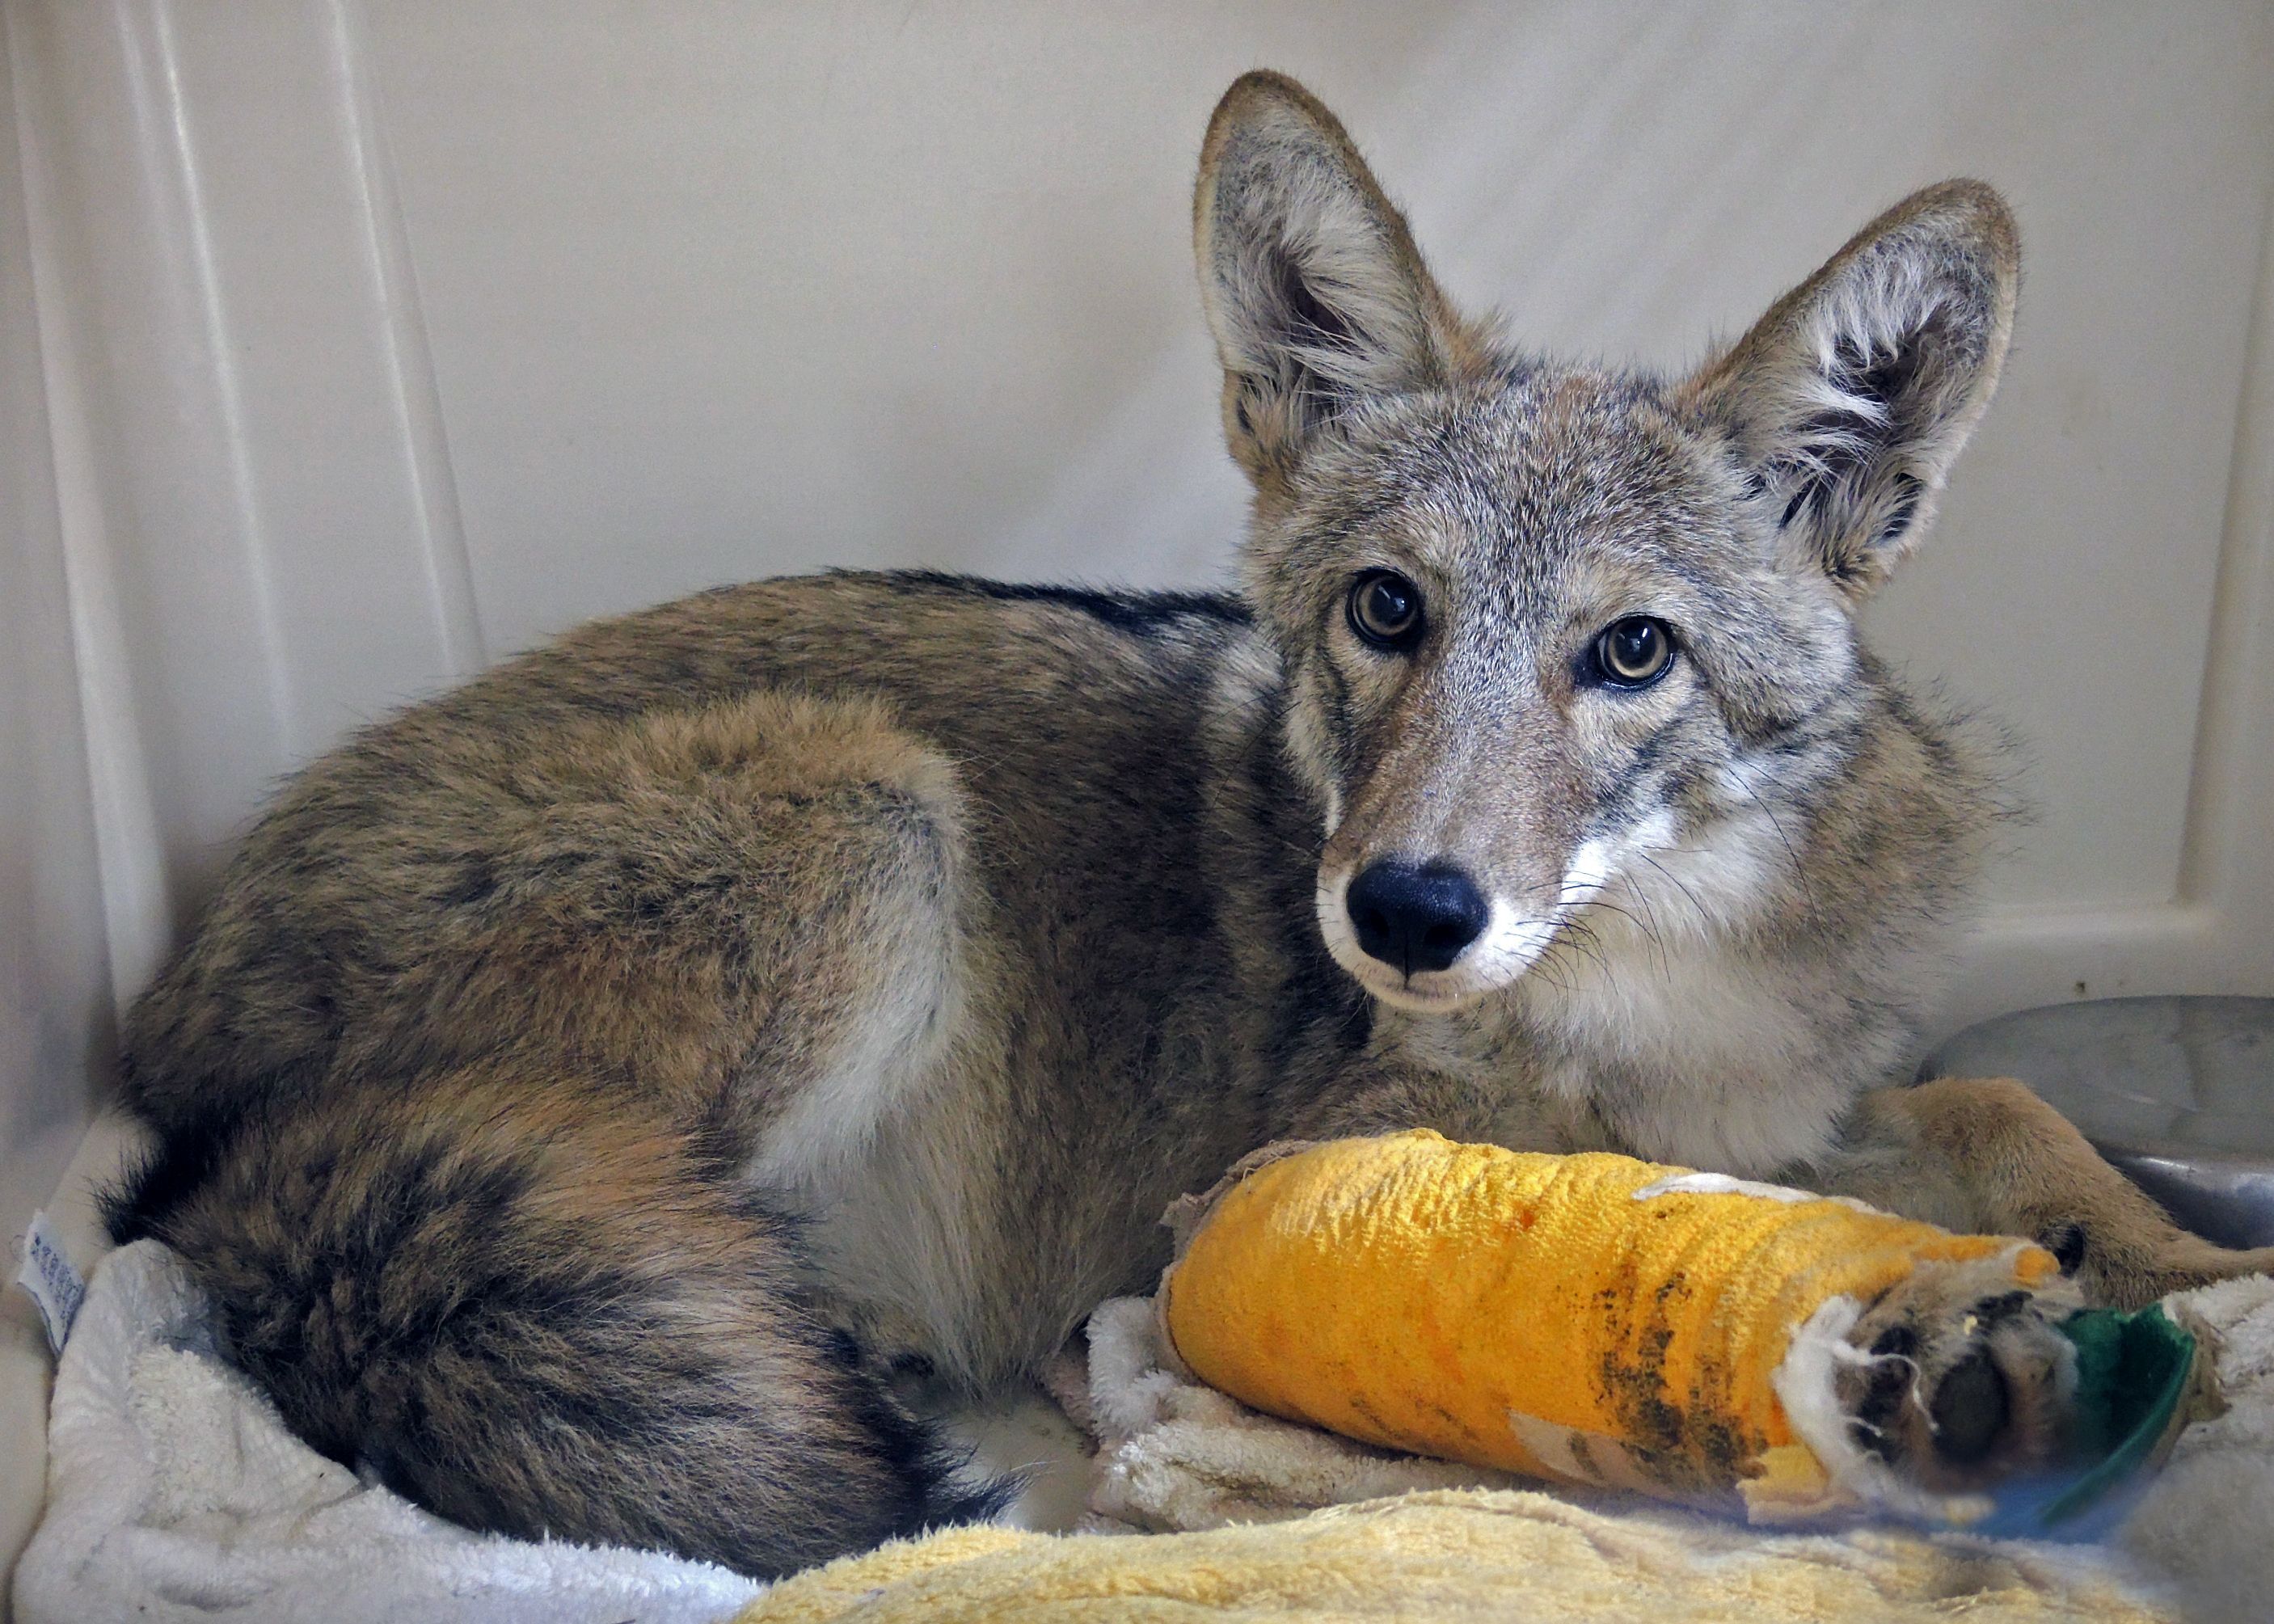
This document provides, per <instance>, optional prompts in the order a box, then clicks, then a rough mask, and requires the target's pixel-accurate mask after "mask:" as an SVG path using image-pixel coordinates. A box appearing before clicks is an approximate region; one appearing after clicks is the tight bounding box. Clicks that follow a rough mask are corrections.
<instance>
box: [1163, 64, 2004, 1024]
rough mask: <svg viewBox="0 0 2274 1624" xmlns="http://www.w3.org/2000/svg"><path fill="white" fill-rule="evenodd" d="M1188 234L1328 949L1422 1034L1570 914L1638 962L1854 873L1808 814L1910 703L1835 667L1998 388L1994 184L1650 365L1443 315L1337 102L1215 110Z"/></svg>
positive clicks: (2000, 223) (1856, 663) (1891, 806)
mask: <svg viewBox="0 0 2274 1624" xmlns="http://www.w3.org/2000/svg"><path fill="white" fill-rule="evenodd" d="M1194 236H1195V241H1196V247H1197V251H1198V256H1199V260H1200V267H1201V292H1202V298H1203V302H1204V304H1205V306H1206V308H1207V312H1208V315H1209V325H1210V327H1211V329H1212V330H1213V332H1214V334H1215V336H1216V350H1217V354H1218V357H1219V358H1220V359H1221V360H1222V362H1223V364H1224V426H1225V432H1226V435H1227V438H1228V440H1229V441H1230V444H1231V452H1232V455H1233V456H1234V457H1235V458H1236V459H1237V460H1238V461H1239V462H1240V464H1241V465H1242V466H1243V467H1244V468H1246V470H1247V472H1248V474H1249V475H1250V477H1252V478H1253V479H1254V484H1255V493H1256V495H1255V513H1254V527H1253V532H1252V536H1251V539H1250V545H1249V551H1248V553H1247V558H1246V563H1247V576H1248V585H1249V595H1250V597H1251V598H1252V599H1253V600H1254V602H1255V603H1256V604H1257V605H1258V606H1259V607H1260V609H1261V612H1262V613H1263V615H1264V617H1265V619H1266V620H1267V622H1268V624H1269V627H1270V628H1271V630H1272V633H1273V635H1274V637H1275V639H1276V642H1277V643H1278V645H1279V647H1280V650H1281V653H1282V656H1283V658H1284V663H1285V668H1286V670H1287V672H1288V673H1289V680H1290V695H1289V702H1288V733H1289V740H1288V744H1289V750H1290V754H1291V756H1292V758H1293V759H1294V761H1295V763H1296V764H1297V766H1298V768H1299V771H1302V772H1303V773H1304V774H1305V775H1306V777H1307V778H1309V779H1310V780H1311V782H1312V786H1313V787H1314V789H1315V790H1316V791H1317V793H1318V794H1319V796H1320V798H1321V801H1323V803H1324V805H1325V807H1326V809H1327V820H1326V822H1327V828H1326V831H1325V833H1326V836H1327V840H1326V846H1325V850H1324V853H1323V856H1322V859H1321V862H1320V865H1319V871H1318V891H1317V904H1318V915H1319V922H1320V926H1321V930H1322V931H1323V933H1324V935H1325V938H1326V941H1327V944H1328V945H1329V948H1330V949H1331V950H1332V951H1333V953H1334V956H1335V958H1336V959H1337V962H1339V963H1340V964H1341V965H1342V966H1344V968H1345V969H1347V970H1348V971H1349V972H1350V973H1351V974H1352V975H1354V976H1356V977H1357V978H1358V980H1359V981H1360V982H1361V983H1362V984H1363V985H1364V986H1365V987H1366V988H1367V990H1369V991H1370V992H1372V993H1374V994H1375V995H1376V996H1379V997H1381V998H1382V999H1384V1000H1385V1001H1387V1002H1389V1003H1390V1004H1397V1005H1399V1006H1402V1007H1404V1008H1408V1009H1412V1010H1417V1011H1442V1010H1447V1009H1450V1008H1454V1007H1457V1006H1458V1005H1461V1004H1465V1003H1467V1002H1469V1001H1471V1000H1472V999H1474V998H1476V997H1477V996H1480V995H1481V994H1484V993H1487V992H1489V991H1492V990H1494V989H1499V988H1503V987H1507V986H1509V985H1510V984H1511V983H1512V982H1514V981H1517V978H1519V977H1521V976H1522V975H1524V974H1525V972H1526V970H1527V969H1528V968H1530V967H1531V966H1533V965H1534V964H1535V962H1536V961H1538V960H1539V959H1540V958H1541V956H1542V955H1543V954H1544V953H1546V952H1547V951H1548V950H1549V949H1550V947H1551V946H1552V945H1553V944H1555V943H1556V942H1557V941H1558V940H1559V938H1560V939H1562V940H1563V941H1566V942H1573V943H1577V944H1581V945H1582V946H1584V944H1585V940H1586V938H1587V936H1588V934H1589V931H1590V929H1591V927H1590V924H1589V921H1588V920H1587V919H1585V918H1583V917H1579V915H1580V914H1581V913H1582V910H1586V909H1589V908H1590V906H1591V905H1593V907H1594V908H1595V909H1596V910H1597V912H1596V915H1595V916H1596V917H1597V918H1600V917H1602V916H1603V915H1604V914H1614V915H1615V914H1617V913H1620V912H1626V913H1637V912H1638V913H1639V914H1642V915H1643V916H1644V917H1645V918H1646V919H1648V920H1649V921H1651V922H1649V923H1648V924H1647V925H1645V934H1646V935H1647V936H1650V937H1652V938H1654V939H1655V940H1656V943H1657V944H1658V946H1659V947H1660V950H1661V951H1662V950H1663V948H1664V946H1665V938H1666V936H1668V933H1669V930H1671V931H1675V932H1679V933H1683V934H1690V935H1693V936H1699V937H1706V938H1717V939H1719V940H1720V941H1721V942H1722V943H1724V944H1727V943H1728V942H1730V941H1732V940H1735V939H1736V938H1737V937H1738V936H1742V935H1743V932H1744V931H1745V930H1746V929H1747V927H1748V926H1749V924H1750V923H1751V915H1752V914H1755V913H1756V912H1757V911H1758V909H1759V908H1760V907H1762V906H1764V905H1765V904H1766V902H1767V900H1768V899H1769V893H1770V892H1771V891H1773V890H1777V889H1780V888H1781V889H1783V890H1785V891H1790V890H1791V888H1792V886H1793V885H1794V883H1800V884H1802V885H1803V886H1804V885H1805V884H1806V883H1807V876H1806V874H1805V871H1804V867H1803V863H1804V860H1803V854H1802V850H1801V847H1802V846H1803V844H1805V843H1806V842H1807V840H1808V839H1810V838H1814V839H1815V841H1816V844H1817V846H1818V851H1817V852H1816V853H1814V854H1813V855H1814V856H1815V858H1816V861H1818V862H1825V861H1829V862H1831V863H1833V864H1834V865H1835V866H1837V865H1840V864H1842V863H1845V862H1847V861H1850V859H1851V858H1852V856H1853V853H1852V852H1850V851H1846V850H1841V845H1842V842H1843V840H1844V839H1846V836H1845V835H1844V834H1843V833H1842V832H1841V831H1839V830H1838V829H1837V828H1836V827H1835V825H1837V824H1838V823H1839V820H1838V819H1837V818H1832V819H1829V820H1827V818H1826V816H1823V815H1824V814H1825V812H1826V808H1825V807H1824V806H1823V805H1822V804H1820V803H1819V802H1818V801H1817V800H1815V799H1814V797H1816V795H1817V793H1818V791H1819V790H1820V789H1822V788H1823V787H1824V786H1826V784H1827V782H1828V781H1829V780H1830V778H1832V777H1833V776H1834V775H1835V774H1837V773H1839V772H1840V771H1842V770H1843V769H1845V768H1846V767H1848V766H1850V765H1852V764H1853V763H1855V762H1856V760H1858V759H1859V758H1860V757H1861V756H1864V755H1865V754H1867V753H1868V748H1869V747H1868V746H1866V745H1864V743H1863V742H1862V736H1863V735H1864V733H1866V732H1867V731H1870V730H1869V729H1868V728H1867V727H1866V726H1865V724H1864V722H1863V721H1862V720H1861V719H1860V718H1862V717H1863V716H1864V712H1866V711H1869V710H1871V707H1873V706H1874V705H1875V704H1876V705H1878V706H1879V710H1880V712H1881V715H1882V718H1892V717H1893V716H1894V711H1891V710H1890V709H1889V707H1890V706H1891V705H1897V704H1899V702H1897V701H1896V700H1894V697H1893V695H1891V693H1890V692H1889V691H1888V690H1886V688H1884V686H1882V685H1879V684H1878V683H1877V682H1876V680H1874V679H1872V678H1870V677H1869V676H1864V677H1862V679H1861V680H1859V673H1860V672H1861V671H1862V668H1863V665H1864V658H1863V656H1862V655H1861V653H1860V651H1859V650H1858V648H1857V645H1856V637H1855V631H1854V626H1853V621H1852V618H1851V617H1852V613H1853V611H1854V608H1855V605H1856V603H1857V602H1858V601H1860V600H1861V599H1862V598H1864V596H1866V595H1868V593H1869V592H1870V591H1871V590H1872V589H1873V588H1874V587H1876V586H1877V585H1878V584H1879V583H1880V582H1881V581H1883V580H1884V579H1886V576H1887V575H1888V574H1889V573H1890V572H1891V571H1892V570H1893V569H1894V567H1895V566H1896V564H1897V563H1898V562H1899V561H1900V560H1901V558H1902V557H1903V555H1904V554H1905V553H1907V552H1908V551H1909V548H1910V547H1911V545H1913V544H1914V542H1915V541H1916V539H1917V538H1918V536H1919V535H1920V534H1921V532H1922V531H1923V530H1924V528H1925V526H1926V525H1927V523H1928V522H1929V520H1930V518H1931V513H1932V508H1933V506H1934V499H1935V496H1936V493H1937V492H1939V490H1940V488H1941V485H1942V481H1943V478H1944V476H1945V475H1946V472H1947V471H1948V470H1949V467H1950V464H1951V462H1952V461H1953V460H1954V458H1955V456H1956V455H1957V453H1958V450H1959V447H1961V446H1962V445H1963V443H1964V442H1965V440H1966V437H1967V435H1968V433H1969V432H1970V431H1971V429H1972V427H1973V425H1974V423H1975V421H1976V420H1977V418H1978V417H1979V416H1980V414H1981V411H1982V410H1983V408H1984V406H1985V405H1986V404H1987V402H1988V400H1989V396H1990V392H1991V389H1992V387H1993V385H1994V383H1995V380H1996V377H1997V372H1998V368H1999V363H2000V361H2001V360H2002V357H2003V355H2004V351H2005V346H2006V340H2007V334H2008V332H2009V331H2010V327H2011V321H2012V312H2013V296H2014V282H2015V277H2016V271H2017V265H2018V259H2017V253H2016V249H2015V244H2014V229H2013V222H2012V220H2011V218H2010V216H2009V215H2008V214H2007V211H2006V208H2005V206H2004V205H2003V203H2001V202H2000V201H1999V199H1998V198H1997V196H1996V194H1995V193H1994V192H1991V191H1990V190H1989V188H1987V187H1985V186H1983V185H1980V184H1977V183H1974V182H1967V181H1953V182H1948V183H1946V184H1943V185H1940V186H1935V187H1930V188H1928V189H1927V190H1925V191H1924V192H1919V193H1917V194H1916V195H1915V196H1914V197H1912V198H1910V199H1908V200H1907V201H1905V202H1904V203H1902V204H1901V205H1899V206H1897V207H1895V208H1894V209H1891V210H1889V211H1888V212H1887V213H1886V214H1883V215H1882V216H1880V218H1879V219H1878V220H1876V221H1874V222H1871V224H1870V225H1869V226H1867V227H1865V228H1864V230H1863V231H1862V232H1861V233H1859V234H1858V235H1857V236H1856V237H1855V238H1854V239H1853V240H1852V241H1850V242H1849V244H1848V245H1847V246H1846V247H1845V248H1843V249H1842V250H1841V252H1839V253H1838V254H1837V255H1835V256H1834V258H1833V259H1831V260H1830V261H1829V262H1828V263H1827V264H1826V266H1825V267H1823V268H1822V269H1821V270H1819V271H1818V272H1817V274H1815V275H1814V276H1813V277H1811V279H1810V280H1809V281H1808V282H1804V283H1803V284H1802V285H1801V286H1800V287H1799V288H1796V289H1794V290H1793V292H1792V293H1790V294H1788V296H1787V297H1785V298H1784V299H1783V300H1781V301H1780V302H1779V303H1778V304H1777V305H1775V306H1774V307H1773V308H1772V309H1771V310H1770V312H1768V314H1767V315H1766V316H1765V317H1763V318H1762V320H1761V321H1760V322H1759V323H1758V325H1757V326H1756V327H1754V328H1753V329H1752V331H1751V333H1749V334H1748V335H1746V336H1745V337H1744V339H1743V340H1742V341H1741V342H1738V343H1737V344H1736V346H1734V347H1733V348H1731V349H1730V350H1728V352H1726V353H1725V354H1723V355H1721V356H1720V357H1716V358H1715V359H1714V360H1713V361H1712V362H1710V363H1709V364H1708V365H1706V367H1705V368H1703V369H1702V370H1701V371H1699V372H1698V373H1696V374H1695V375H1693V376H1690V377H1688V378H1684V379H1681V380H1653V379H1650V378H1646V377H1639V376H1622V375H1610V374H1606V373H1602V372H1591V371H1586V370H1582V369H1575V368H1568V367H1557V366H1553V365H1546V364H1543V363H1541V362H1540V361H1538V360H1536V359H1534V358H1532V357H1528V356H1526V355H1525V354H1523V353H1522V352H1520V351H1517V350H1512V349H1511V348H1510V347H1509V346H1507V345H1506V344H1504V343H1503V342H1501V341H1500V339H1499V338H1498V337H1497V335H1495V332H1494V331H1493V330H1492V329H1491V328H1489V327H1480V326H1478V325H1475V324H1472V323H1470V322H1467V321H1465V320H1463V319H1462V318H1461V317H1460V316H1459V315H1458V314H1457V312H1455V311H1454V309H1453V307H1452V305H1451V304H1450V302H1449V300H1448V299H1447V298H1446V297H1445V296H1444V294H1443V293H1442V291H1441V290H1440V289H1438V287H1437V286H1436V284H1435V282H1434V281H1433V280H1432V279H1431V278H1430V276H1429V274H1428V271H1427V267H1425V266H1424V265H1423V264H1422V262H1421V258H1420V255H1419V251H1418V250H1417V249H1416V248H1415V247H1414V244H1413V242H1412V237H1411V235H1410V233H1409V232H1408V231H1407V229H1406V226H1405V222H1404V219H1403V217H1402V216H1400V215H1399V214H1398V213H1397V210H1396V209H1395V208H1394V207H1391V205H1390V204H1389V200H1388V199H1387V198H1385V197H1384V196H1383V194H1382V189H1381V187H1380V186H1379V185H1378V184H1376V183H1375V182H1374V177H1373V176H1372V175H1371V173H1370V172H1369V171H1368V170H1367V168H1366V165H1365V163H1364V162H1363V160H1361V159H1360V158H1359V154H1358V153H1357V151H1356V149H1355V148H1354V147H1352V145H1351V142H1350V139H1349V138H1348V136H1347V135H1346V134H1344V132H1343V129H1342V126H1341V125H1340V124H1337V122H1336V121H1335V119H1334V117H1333V115H1331V114H1330V113H1329V112H1328V111H1327V110H1326V109H1324V108H1323V107H1321V106H1320V105H1319V104H1318V103H1317V102H1316V101H1314V99H1313V98H1312V97H1311V96H1310V95H1309V94H1307V93H1306V92H1305V91H1304V90H1303V89H1302V88H1301V87H1300V86H1297V85H1295V84H1293V83H1292V82H1291V81H1289V80H1286V79H1280V78H1278V77H1276V76H1274V75H1270V74H1251V75H1249V76H1248V77H1247V78H1246V79H1242V80H1240V81H1239V84H1237V85H1235V86H1233V87H1232V89H1231V93H1230V94H1227V95H1226V96H1225V97H1224V102H1222V104H1221V105H1220V106H1219V107H1218V108H1217V109H1216V117H1215V120H1214V121H1213V122H1212V124H1210V126H1209V135H1208V139H1207V142H1206V143H1205V145H1204V147H1203V148H1202V151H1201V177H1200V185H1199V188H1198V192H1197V195H1196V198H1195V203H1194ZM1878 732H1879V735H1880V736H1881V737H1882V738H1886V737H1891V736H1894V735H1895V734H1900V733H1905V732H1910V733H1913V734H1914V736H1916V730H1915V729H1911V728H1909V726H1908V725H1907V724H1904V723H1902V722H1901V721H1896V722H1895V723H1894V726H1892V727H1882V728H1879V730H1878ZM1843 734H1844V735H1846V738H1845V740H1844V741H1843ZM1921 748H1924V749H1926V754H1927V755H1928V756H1931V754H1932V750H1931V748H1927V747H1924V746H1923V747H1921ZM1937 771H1939V769H1937V768H1936V767H1935V766H1934V764H1933V763H1931V761H1930V762H1926V763H1925V764H1924V765H1923V766H1921V767H1920V768H1919V770H1918V771H1914V772H1911V773H1910V774H1909V782H1908V783H1903V782H1899V781H1898V780H1901V779H1902V778H1903V773H1902V772H1901V771H1896V772H1894V774H1892V775H1883V776H1886V785H1885V786H1883V787H1884V788H1885V790H1886V793H1882V794H1881V795H1880V796H1879V805H1878V806H1877V807H1876V808H1874V809H1872V810H1871V811H1870V812H1868V813H1867V814H1865V815H1864V816H1863V819H1862V823H1869V824H1871V825H1873V826H1874V827H1876V828H1879V829H1883V830H1884V829H1892V828H1896V827H1899V826H1902V825H1906V824H1908V825H1909V826H1911V827H1912V828H1914V829H1915V830H1917V831H1926V830H1927V829H1928V828H1929V826H1930V825H1932V824H1934V823H1937V821H1938V818H1939V813H1937V812H1935V811H1933V810H1932V809H1931V803H1932V802H1933V801H1936V799H1937V797H1938V795H1939V794H1942V796H1943V798H1944V799H1948V796H1947V795H1946V794H1943V792H1940V791H1938V790H1937V789H1935V788H1934V787H1933V786H1931V785H1930V784H1929V783H1928V779H1930V778H1932V777H1933V776H1934V774H1935V773H1936V772H1937ZM1961 793H1962V792H1961ZM1787 813H1789V814H1791V816H1789V817H1788V816H1785V815H1786V814H1787ZM1859 828H1860V825H1859ZM1849 832H1856V831H1849ZM1876 838H1879V837H1878V836H1877V835H1868V836H1859V838H1856V839H1852V840H1847V845H1848V846H1869V845H1870V844H1871V841H1872V840H1873V839H1876ZM1915 844H1917V845H1919V846H1920V847H1921V850H1922V852H1924V846H1925V845H1926V844H1928V842H1926V841H1924V840H1921V841H1918V842H1916V843H1915ZM1780 870H1781V880H1780V878H1779V874H1780ZM1661 904H1663V905H1664V906H1663V910H1662V911H1663V913H1664V914H1665V915H1666V917H1665V918H1662V919H1661V918H1659V917H1658V915H1659V914H1660V913H1661V906H1660V905H1661Z"/></svg>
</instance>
